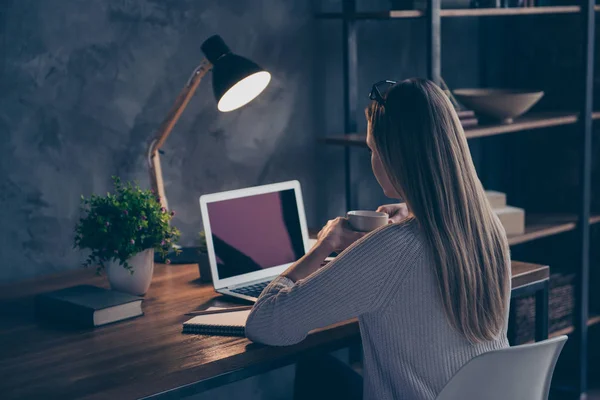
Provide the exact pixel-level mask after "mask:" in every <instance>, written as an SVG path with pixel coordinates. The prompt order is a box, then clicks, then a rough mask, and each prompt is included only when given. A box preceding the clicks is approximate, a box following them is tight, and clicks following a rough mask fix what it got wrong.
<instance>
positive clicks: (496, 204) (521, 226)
mask: <svg viewBox="0 0 600 400" xmlns="http://www.w3.org/2000/svg"><path fill="white" fill-rule="evenodd" d="M485 194H486V197H487V199H488V201H489V203H490V205H491V206H492V209H493V210H494V212H495V213H496V215H497V216H498V218H499V219H500V222H501V223H502V226H503V227H504V230H505V231H506V234H507V235H521V234H523V233H524V232H525V210H523V209H522V208H517V207H512V206H509V205H507V204H506V194H505V193H502V192H496V191H492V190H488V191H486V192H485Z"/></svg>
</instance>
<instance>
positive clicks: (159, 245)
mask: <svg viewBox="0 0 600 400" xmlns="http://www.w3.org/2000/svg"><path fill="white" fill-rule="evenodd" d="M113 183H114V187H115V191H114V193H107V194H106V196H97V195H92V196H91V197H90V198H89V199H86V198H85V197H84V196H81V207H82V211H83V215H82V217H81V218H80V220H79V222H78V224H77V226H76V227H75V243H74V247H75V248H79V249H88V250H91V253H90V255H89V256H88V258H87V260H86V261H85V263H84V266H86V267H87V266H90V265H97V266H98V272H100V271H101V270H102V268H104V267H105V263H107V262H110V261H116V262H118V263H119V264H120V265H122V266H123V267H124V268H126V269H127V270H129V271H131V273H133V269H132V268H131V265H129V263H128V262H127V260H128V259H129V258H131V257H132V256H134V255H136V254H137V253H140V252H142V251H144V250H147V249H154V250H156V251H157V252H158V253H159V254H160V255H161V256H162V257H163V259H164V260H165V262H166V263H167V264H168V263H170V260H169V259H167V258H166V256H167V254H168V253H169V252H170V251H172V250H175V252H176V254H177V253H178V249H175V248H174V245H175V244H176V243H177V241H178V240H179V237H180V233H179V230H178V229H177V228H175V227H172V226H170V224H169V222H170V221H171V219H172V218H173V216H174V215H175V212H170V213H169V212H168V211H167V210H166V209H165V208H164V207H162V206H161V204H160V199H159V198H158V197H157V196H156V195H155V194H154V193H153V192H152V191H150V190H142V189H140V188H139V186H138V185H137V184H132V183H129V182H128V183H122V182H121V179H120V178H118V177H113Z"/></svg>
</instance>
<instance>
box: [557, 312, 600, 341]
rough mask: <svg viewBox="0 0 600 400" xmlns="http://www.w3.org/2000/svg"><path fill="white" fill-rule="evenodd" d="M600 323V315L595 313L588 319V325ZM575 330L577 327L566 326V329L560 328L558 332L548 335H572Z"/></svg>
mask: <svg viewBox="0 0 600 400" xmlns="http://www.w3.org/2000/svg"><path fill="white" fill-rule="evenodd" d="M599 323H600V315H593V316H591V317H590V318H589V319H588V322H587V326H594V325H596V324H599ZM574 331H575V327H573V326H569V327H568V328H564V329H561V330H558V331H556V332H552V333H550V334H549V335H548V336H549V337H551V338H553V337H557V336H562V335H570V334H571V333H573V332H574Z"/></svg>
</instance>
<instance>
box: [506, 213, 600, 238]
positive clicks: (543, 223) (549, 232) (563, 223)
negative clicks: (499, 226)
mask: <svg viewBox="0 0 600 400" xmlns="http://www.w3.org/2000/svg"><path fill="white" fill-rule="evenodd" d="M525 216H526V222H525V233H524V234H522V235H511V236H509V237H508V244H509V245H511V246H514V245H517V244H521V243H526V242H531V241H532V240H536V239H541V238H545V237H548V236H554V235H558V234H559V233H563V232H569V231H572V230H574V229H575V228H576V227H577V217H576V216H574V215H535V214H534V215H530V216H528V215H527V213H526V214H525ZM597 223H600V215H592V216H591V217H590V224H597Z"/></svg>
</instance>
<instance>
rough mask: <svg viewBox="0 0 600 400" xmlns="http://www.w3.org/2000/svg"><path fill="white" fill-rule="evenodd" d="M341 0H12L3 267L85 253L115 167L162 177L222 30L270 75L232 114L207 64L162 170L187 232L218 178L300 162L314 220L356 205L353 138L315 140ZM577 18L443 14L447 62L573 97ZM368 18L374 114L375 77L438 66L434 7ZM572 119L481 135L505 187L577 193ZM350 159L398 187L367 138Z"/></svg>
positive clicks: (0, 49)
mask: <svg viewBox="0 0 600 400" xmlns="http://www.w3.org/2000/svg"><path fill="white" fill-rule="evenodd" d="M339 6H340V1H333V0H331V1H325V0H324V1H313V2H310V1H308V0H288V1H280V0H252V1H249V0H247V1H241V0H235V1H220V2H217V1H197V0H177V1H174V0H173V1H169V0H85V1H83V0H79V1H77V0H0V60H1V61H0V221H1V222H0V260H1V261H0V282H6V281H14V280H18V279H23V278H27V277H32V276H35V275H41V274H47V273H52V272H55V271H59V270H65V269H74V268H78V266H79V264H80V261H81V260H82V255H81V254H80V253H79V252H76V251H74V250H72V238H73V234H72V230H73V226H74V224H75V222H76V220H77V218H78V216H79V208H78V206H79V197H80V195H82V194H83V195H85V196H89V195H90V194H92V193H98V194H103V193H105V192H106V191H107V190H109V189H110V183H111V180H110V177H111V175H119V176H121V177H122V178H123V179H125V180H137V181H138V182H139V183H140V184H141V185H142V186H144V187H148V186H149V184H148V175H147V169H146V165H145V160H144V157H145V154H144V153H145V150H146V145H147V141H148V140H149V138H150V137H151V136H152V135H153V133H154V131H155V129H156V128H157V126H158V124H159V123H160V122H161V120H162V118H163V117H164V115H165V114H166V112H167V110H168V109H169V107H170V106H171V104H172V103H173V101H174V99H175V97H176V96H177V94H178V93H179V90H180V89H181V87H182V86H183V85H184V84H185V82H186V80H187V79H188V77H189V74H190V73H191V71H192V70H193V69H194V68H195V66H196V65H197V64H198V62H199V61H200V60H201V58H202V54H201V52H200V45H201V43H202V41H203V40H204V39H206V38H207V37H209V36H210V35H212V34H215V33H218V34H220V35H222V36H223V38H224V39H225V41H226V42H227V43H228V44H229V45H230V47H231V48H232V49H233V51H234V52H237V53H239V54H241V55H244V56H247V57H249V58H251V59H253V60H255V61H256V62H257V63H259V64H261V65H262V66H263V67H265V68H266V69H267V70H269V71H270V72H271V73H272V75H273V80H272V83H271V85H270V86H269V87H268V88H267V90H266V91H265V93H263V94H262V95H261V96H260V97H259V98H258V99H257V100H256V101H254V102H252V103H251V104H250V105H248V106H247V107H245V108H243V109H241V110H238V111H235V112H232V113H227V114H223V113H219V112H218V111H217V110H216V104H215V100H214V98H213V97H212V90H211V87H210V82H209V80H208V79H207V80H205V81H204V82H202V84H201V85H200V88H199V90H198V92H197V94H196V96H195V97H194V98H193V100H192V101H191V103H190V104H189V106H188V108H187V109H186V111H185V113H184V114H183V116H182V118H181V120H180V121H179V123H178V125H177V126H176V128H175V131H174V132H173V134H172V136H171V137H170V138H169V140H168V141H167V143H166V145H165V147H164V150H165V152H166V154H165V155H164V156H163V158H162V161H163V173H164V178H165V186H166V191H167V195H168V198H169V205H170V207H171V208H172V209H174V210H175V211H176V212H177V215H176V217H175V219H174V225H175V226H177V227H179V228H180V229H181V230H182V233H183V238H182V244H184V245H192V244H194V242H195V240H196V238H197V233H198V231H200V230H201V229H202V227H201V220H200V211H199V206H198V198H199V196H200V195H201V194H204V193H211V192H216V191H221V190H228V189H237V188H241V187H247V186H253V185H260V184H266V183H272V182H279V181H284V180H290V179H298V180H300V182H301V184H302V189H303V192H304V199H305V205H306V212H307V217H308V222H309V226H312V227H316V226H320V225H321V224H323V223H324V222H325V221H326V220H327V219H329V218H332V217H335V216H337V215H340V214H343V212H344V211H345V209H344V191H343V151H342V150H341V149H340V148H324V147H322V145H318V144H317V139H318V138H319V137H322V136H324V135H327V134H334V133H340V132H342V128H343V114H342V112H343V108H342V105H343V103H342V99H343V97H342V93H343V91H342V65H341V44H342V41H341V40H342V39H341V22H339V21H319V20H316V19H315V18H313V12H314V11H316V10H324V11H335V10H338V9H339ZM389 8H390V7H389V2H388V1H386V0H376V1H375V0H373V1H367V0H363V1H361V2H359V9H361V10H369V9H371V10H373V9H374V10H382V9H389ZM576 18H577V17H576V16H548V17H523V18H519V19H503V20H494V19H489V18H481V19H476V18H474V19H464V18H461V19H456V20H453V19H448V20H444V22H443V26H442V37H443V39H442V74H443V76H444V79H445V80H446V82H447V83H448V85H449V86H450V87H451V88H458V87H476V86H484V85H489V86H493V85H504V86H514V87H525V88H534V89H538V88H541V89H544V90H546V91H547V95H546V97H545V98H544V99H543V101H542V102H541V103H540V104H539V106H538V108H539V109H544V108H547V109H554V108H556V109H577V104H576V103H574V101H573V93H574V91H575V90H576V87H575V85H576V82H577V81H576V80H575V79H573V76H574V73H575V72H576V71H577V62H578V61H579V60H580V54H581V48H580V45H579V43H578V40H579V36H578V35H579V32H578V30H577V20H576ZM532 24H537V25H536V29H531V25H532ZM358 26H359V28H358V38H359V44H358V48H359V57H358V58H359V88H358V91H359V95H360V96H361V97H360V103H359V113H360V114H359V116H358V118H359V121H360V124H359V127H360V128H361V129H364V125H365V124H364V121H363V117H362V108H363V107H364V106H366V105H367V98H366V95H367V94H368V91H369V90H370V85H371V84H372V83H373V82H374V81H377V80H380V79H384V78H389V79H403V78H408V77H411V76H424V75H425V67H426V64H425V47H424V38H425V22H424V21H418V20H400V21H393V20H392V21H380V22H376V21H368V22H360V23H359V25H358ZM481 34H485V35H486V39H485V40H486V44H485V46H483V47H482V48H481V51H480V47H479V41H478V39H479V38H480V35H481ZM480 59H483V60H485V62H483V63H480ZM480 66H482V68H480ZM574 129H576V128H575V127H565V128H553V129H552V130H543V131H539V132H538V133H531V134H527V135H518V136H517V135H515V136H511V135H502V137H498V138H488V139H479V140H475V141H471V142H470V144H471V146H472V149H473V155H474V158H475V160H476V163H477V165H478V168H479V170H480V174H481V177H482V180H483V181H484V184H485V185H486V188H489V189H499V190H505V191H507V192H508V195H509V197H508V199H509V203H512V204H513V205H520V206H527V211H529V210H530V209H536V208H550V209H560V210H562V209H571V208H573V206H574V203H573V201H572V193H573V192H574V191H575V187H576V184H577V175H576V169H574V167H575V166H576V165H577V158H578V157H579V156H578V153H577V149H576V147H575V146H574V143H572V141H571V142H570V141H569V140H568V139H565V138H568V135H569V134H573V133H574V132H575V131H574ZM543 132H545V136H543V137H541V140H540V136H538V137H537V138H536V137H535V135H542V134H543ZM597 142H598V141H597V140H596V149H595V154H598V151H597V150H598V146H597ZM540 143H542V144H541V145H540ZM597 159H598V157H596V160H597ZM597 163H598V161H596V165H598V164H597ZM353 165H354V167H355V168H354V171H355V172H356V171H357V170H358V172H356V173H355V174H354V183H353V190H354V194H355V200H356V203H355V204H358V205H360V207H361V208H374V207H376V206H377V205H379V204H381V203H383V202H385V201H386V199H385V198H384V197H383V195H382V193H381V190H380V189H379V187H378V186H377V183H376V182H375V180H374V179H373V177H372V176H371V173H370V170H369V160H368V153H367V152H365V151H362V150H360V149H356V150H354V151H353ZM597 170H598V167H596V171H597ZM540 171H544V173H543V174H541V173H540ZM540 177H546V178H540ZM597 178H598V175H597V173H596V175H595V179H596V180H597ZM544 179H547V180H548V181H547V182H541V181H544ZM534 180H535V182H536V183H537V185H536V186H535V188H533V186H532V185H531V182H532V181H534ZM596 193H597V192H596ZM594 201H595V204H596V206H597V205H598V203H599V201H598V195H597V194H596V195H595V200H594Z"/></svg>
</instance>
